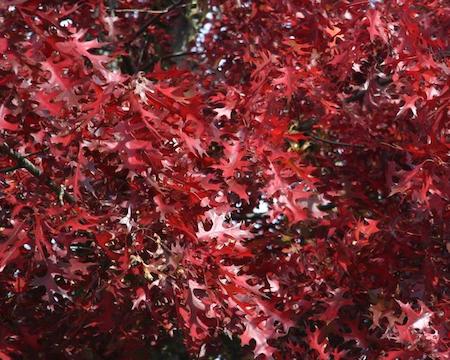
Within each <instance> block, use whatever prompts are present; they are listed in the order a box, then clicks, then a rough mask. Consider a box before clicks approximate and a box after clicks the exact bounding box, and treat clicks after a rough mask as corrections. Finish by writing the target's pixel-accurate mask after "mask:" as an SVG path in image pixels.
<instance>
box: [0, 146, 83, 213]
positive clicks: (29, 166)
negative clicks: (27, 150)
mask: <svg viewBox="0 0 450 360" xmlns="http://www.w3.org/2000/svg"><path fill="white" fill-rule="evenodd" d="M0 152H2V153H4V154H6V155H7V156H9V157H10V158H11V159H13V160H15V161H16V162H17V165H16V167H17V169H19V168H23V169H26V170H27V171H28V172H29V173H30V174H31V175H33V176H35V177H36V178H38V179H40V180H42V181H43V182H44V183H45V184H46V185H47V186H48V187H49V188H50V189H52V190H53V191H54V192H55V193H56V195H58V197H59V199H60V200H61V201H62V200H63V199H64V200H66V201H67V202H68V203H70V204H75V203H76V200H75V198H74V197H73V196H72V195H70V194H69V193H67V192H66V191H65V188H64V186H62V185H58V184H56V183H55V182H54V181H53V180H52V179H50V178H49V177H48V176H47V175H45V174H44V173H43V172H42V171H41V170H40V169H39V168H38V167H36V166H35V165H34V164H33V163H32V162H31V161H30V160H28V159H27V158H26V157H25V156H23V155H21V154H20V153H18V152H17V151H15V150H13V149H11V148H10V147H9V146H8V145H7V144H1V145H0ZM30 155H31V154H30ZM30 155H29V156H30ZM7 169H9V171H12V167H10V168H7ZM7 169H3V170H7ZM14 170H16V169H14Z"/></svg>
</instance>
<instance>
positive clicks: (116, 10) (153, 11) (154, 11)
mask: <svg viewBox="0 0 450 360" xmlns="http://www.w3.org/2000/svg"><path fill="white" fill-rule="evenodd" d="M107 10H112V9H111V8H107ZM114 12H116V13H127V12H139V13H146V14H154V15H158V14H167V9H164V10H151V9H114Z"/></svg>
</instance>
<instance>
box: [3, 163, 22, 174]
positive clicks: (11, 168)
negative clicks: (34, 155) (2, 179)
mask: <svg viewBox="0 0 450 360" xmlns="http://www.w3.org/2000/svg"><path fill="white" fill-rule="evenodd" d="M22 168H23V166H22V165H14V166H10V167H7V168H3V169H0V174H6V173H9V172H11V171H15V170H18V169H22Z"/></svg>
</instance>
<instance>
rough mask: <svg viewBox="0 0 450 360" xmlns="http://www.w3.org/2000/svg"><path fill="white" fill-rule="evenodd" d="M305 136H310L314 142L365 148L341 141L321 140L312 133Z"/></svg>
mask: <svg viewBox="0 0 450 360" xmlns="http://www.w3.org/2000/svg"><path fill="white" fill-rule="evenodd" d="M305 135H307V136H309V137H310V138H311V139H313V140H316V141H320V142H323V143H325V144H329V145H336V146H348V147H357V148H360V149H361V148H364V145H360V144H349V143H343V142H340V141H334V140H327V139H324V138H321V137H319V136H317V135H314V134H311V133H305Z"/></svg>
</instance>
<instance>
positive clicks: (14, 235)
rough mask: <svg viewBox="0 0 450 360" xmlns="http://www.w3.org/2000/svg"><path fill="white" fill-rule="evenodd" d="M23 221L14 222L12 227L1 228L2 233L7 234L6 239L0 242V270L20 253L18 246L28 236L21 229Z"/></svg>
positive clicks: (25, 240) (23, 242) (27, 239)
mask: <svg viewBox="0 0 450 360" xmlns="http://www.w3.org/2000/svg"><path fill="white" fill-rule="evenodd" d="M24 225H25V224H24V223H22V222H20V223H17V224H15V226H14V228H13V229H8V230H5V229H4V230H3V231H2V233H3V234H4V235H7V236H8V239H7V240H6V241H4V242H1V243H0V272H2V271H3V269H4V268H5V266H6V265H8V263H10V262H11V261H13V260H14V259H15V258H16V257H17V256H19V255H20V252H19V248H20V247H21V246H23V245H24V244H25V243H26V242H27V241H29V238H28V237H27V236H26V233H25V232H24V231H23V228H24Z"/></svg>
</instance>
